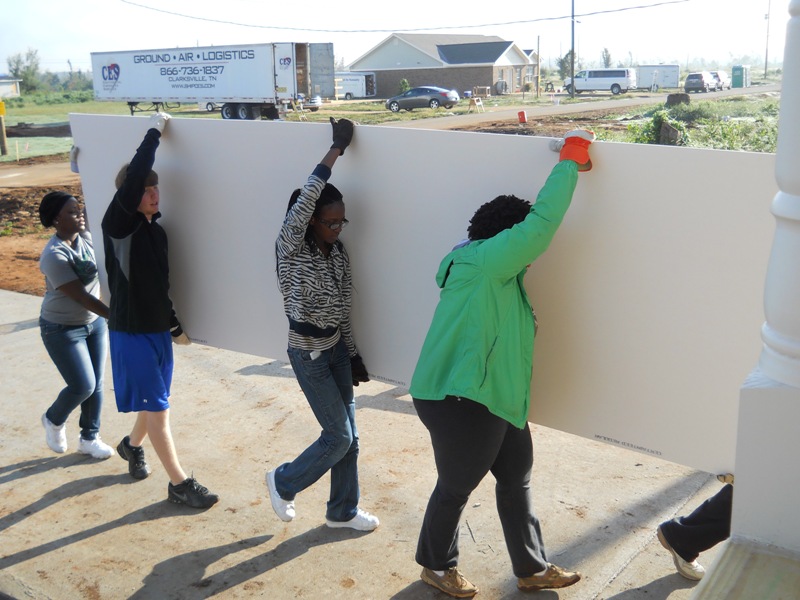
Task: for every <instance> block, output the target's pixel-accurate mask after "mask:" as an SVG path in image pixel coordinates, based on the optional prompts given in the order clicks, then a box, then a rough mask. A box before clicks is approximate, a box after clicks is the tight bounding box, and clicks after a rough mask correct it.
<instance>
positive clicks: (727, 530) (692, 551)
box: [661, 485, 733, 562]
mask: <svg viewBox="0 0 800 600" xmlns="http://www.w3.org/2000/svg"><path fill="white" fill-rule="evenodd" d="M732 507H733V486H732V485H726V486H725V487H723V488H722V489H721V490H720V491H719V492H717V493H716V494H715V495H714V496H712V497H711V498H709V499H708V500H706V501H705V502H703V503H702V504H701V505H700V506H698V507H697V508H696V509H694V511H692V514H690V515H689V516H688V517H678V518H677V519H672V520H671V521H666V522H665V523H662V524H661V531H662V532H663V534H664V537H665V538H667V542H669V545H670V546H672V548H673V550H675V552H677V553H678V554H679V555H680V557H681V558H682V559H683V560H686V561H688V562H692V561H693V560H695V559H697V557H698V556H700V553H701V552H703V551H704V550H708V549H709V548H712V547H714V546H716V545H717V544H719V543H720V542H722V541H724V540H727V539H728V537H729V536H730V535H731V509H732Z"/></svg>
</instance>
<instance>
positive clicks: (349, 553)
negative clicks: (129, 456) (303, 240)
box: [0, 291, 720, 600]
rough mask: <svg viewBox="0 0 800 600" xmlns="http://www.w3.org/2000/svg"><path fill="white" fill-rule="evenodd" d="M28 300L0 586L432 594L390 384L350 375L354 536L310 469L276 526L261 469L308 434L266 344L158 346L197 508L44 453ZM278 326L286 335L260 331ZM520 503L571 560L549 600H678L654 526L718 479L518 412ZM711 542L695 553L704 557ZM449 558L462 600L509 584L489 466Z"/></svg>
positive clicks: (17, 354) (114, 461)
mask: <svg viewBox="0 0 800 600" xmlns="http://www.w3.org/2000/svg"><path fill="white" fill-rule="evenodd" d="M40 302H41V299H40V298H38V297H34V296H27V295H22V294H15V293H12V292H6V291H0V377H1V378H2V381H3V388H4V398H3V402H2V407H3V408H2V411H1V412H0V427H2V435H0V597H2V595H3V594H6V595H7V596H10V597H11V598H17V599H22V598H33V599H47V598H53V599H62V598H64V599H68V598H93V599H99V600H104V599H118V598H142V599H143V598H207V597H211V596H215V597H219V598H226V599H227V598H251V597H269V598H277V599H283V598H301V597H315V598H354V599H386V598H392V599H428V598H431V599H432V598H443V597H444V596H443V595H442V594H440V593H438V592H436V591H434V590H433V588H430V587H428V586H427V585H425V584H423V583H422V582H420V580H419V571H420V568H419V566H418V565H416V563H415V562H414V549H415V546H416V540H417V534H418V530H419V525H420V522H421V519H422V514H423V511H424V508H425V504H426V502H427V498H428V495H429V494H430V491H431V489H432V487H433V484H434V481H435V470H434V466H433V459H432V455H431V450H430V445H429V440H428V437H427V432H426V431H425V429H424V427H423V426H422V424H421V423H420V422H419V420H418V419H417V417H416V415H415V412H414V409H413V405H412V403H411V399H410V397H409V396H408V395H407V391H406V390H403V389H398V388H393V387H391V386H387V385H384V384H379V383H374V382H371V383H369V384H362V385H361V386H360V387H359V388H357V390H356V391H357V403H358V424H359V431H360V435H361V459H360V476H361V494H362V506H363V507H364V508H366V509H367V510H369V511H371V512H374V513H375V514H377V515H378V516H379V517H380V519H381V526H380V527H379V528H378V530H376V531H375V532H372V533H369V534H363V533H357V532H350V531H345V530H329V529H328V528H326V527H325V525H324V510H325V500H326V497H327V491H328V490H327V487H328V479H327V477H325V478H323V479H322V480H320V481H319V482H318V483H317V484H315V485H314V486H312V487H311V488H310V489H308V490H306V491H305V492H303V493H302V494H301V495H300V496H298V498H297V513H298V516H297V518H296V519H295V520H294V521H293V522H291V523H283V522H281V521H279V520H278V519H277V517H276V516H275V515H274V513H273V512H272V510H271V508H270V505H269V500H268V499H267V497H266V488H265V485H264V473H265V471H266V470H267V469H268V468H272V467H274V466H275V465H277V464H278V463H280V462H283V461H285V460H288V459H291V458H293V457H294V456H295V455H296V454H297V453H298V452H300V451H301V450H302V449H303V448H304V447H305V446H306V445H307V444H308V443H309V442H311V441H312V440H313V439H315V438H316V436H317V435H318V426H317V424H316V422H315V420H314V418H313V416H312V415H311V411H310V410H309V409H308V408H307V405H306V402H305V399H304V397H303V395H302V393H301V391H300V389H299V387H298V386H297V384H296V381H295V379H294V376H293V374H292V372H291V369H290V367H289V366H288V365H287V364H286V362H284V360H285V357H278V358H279V359H280V360H265V359H263V358H260V357H254V356H251V355H246V354H239V353H234V352H229V351H222V350H218V349H214V348H209V347H203V346H198V345H192V346H189V347H176V371H175V381H174V387H173V398H172V404H173V408H172V413H171V414H172V419H171V420H172V428H173V433H174V436H175V440H176V445H177V448H178V452H179V455H180V457H181V461H182V464H183V466H184V468H185V469H186V470H187V471H190V472H193V473H194V475H195V477H197V479H198V480H200V482H202V483H203V484H204V485H206V486H208V487H209V488H210V489H211V490H213V491H215V492H218V493H219V494H220V496H221V499H220V502H219V503H218V504H217V505H216V506H214V507H213V508H211V509H210V510H208V511H195V510H192V509H187V508H183V507H180V506H176V505H172V504H169V503H168V502H167V501H166V486H167V478H166V475H165V473H164V470H163V468H162V467H161V465H160V464H159V463H158V461H157V460H156V457H155V454H154V452H153V451H152V449H151V447H150V446H149V442H146V443H145V447H146V450H147V452H148V455H149V462H150V464H151V466H152V468H153V474H152V475H151V476H150V477H149V478H148V479H146V480H144V481H134V480H133V479H131V478H130V477H129V476H128V474H127V467H126V465H125V463H124V462H123V461H121V460H120V459H119V458H117V457H116V456H114V457H112V458H111V459H109V460H107V461H96V460H93V459H91V458H88V457H86V456H83V455H79V454H76V453H75V452H74V448H75V446H76V445H77V436H78V430H77V418H76V417H75V416H74V415H73V417H72V418H71V419H70V420H69V421H68V424H67V431H68V436H69V438H68V439H69V443H70V450H68V452H67V453H66V454H62V455H56V454H53V453H52V452H51V451H50V450H49V449H48V448H47V446H46V445H45V442H44V433H43V431H42V428H41V425H40V422H39V419H40V416H41V414H42V412H43V411H44V410H45V408H46V407H47V405H48V404H49V402H50V401H51V399H52V398H53V397H54V395H55V394H56V393H57V391H58V390H60V389H61V386H62V385H63V384H62V381H61V379H60V377H59V375H58V373H57V371H56V369H55V367H54V366H53V364H52V363H51V362H50V360H49V358H48V356H47V354H46V352H45V350H44V347H43V345H42V343H41V340H40V338H39V332H38V326H37V321H36V319H37V316H38V311H39V305H40ZM276 335H281V336H283V335H284V332H278V333H276ZM105 387H106V390H107V396H106V402H105V406H104V409H103V424H102V429H101V433H102V436H103V438H104V439H105V440H106V441H107V442H109V443H111V444H112V445H116V443H117V442H118V441H119V439H121V438H122V437H123V436H124V435H126V434H127V433H128V432H129V428H130V426H131V425H132V418H131V417H130V416H126V415H121V414H118V413H117V412H116V409H115V406H114V399H113V390H112V389H111V377H110V366H109V376H108V377H107V379H106V384H105ZM533 437H534V452H535V457H536V464H535V467H534V490H533V493H534V500H535V503H536V506H537V512H538V515H539V517H540V519H541V521H542V525H543V530H544V535H545V541H546V543H547V545H548V550H549V558H550V560H551V561H553V562H555V563H557V564H561V565H563V566H566V567H569V568H577V569H579V570H580V571H581V572H582V573H583V574H584V579H583V581H581V582H580V583H578V584H577V585H575V586H574V587H572V588H568V589H565V590H561V591H558V592H555V591H553V592H540V593H539V594H537V597H539V598H542V599H545V600H548V599H551V600H552V599H555V598H561V599H564V600H590V599H611V598H614V599H616V600H634V599H638V598H649V599H653V598H656V599H667V598H669V599H670V600H685V599H686V600H688V598H689V596H690V594H691V593H692V590H693V589H694V587H695V584H694V583H691V582H689V581H687V580H685V579H683V578H681V577H680V576H679V575H677V574H676V573H675V570H674V567H673V565H672V560H671V558H670V556H669V555H668V554H667V553H666V552H665V551H664V550H663V548H661V546H660V545H659V544H658V541H657V540H656V538H655V527H656V526H657V524H658V523H659V522H661V521H662V520H664V519H667V518H670V517H672V516H674V515H675V514H685V513H686V512H688V511H690V510H692V509H693V508H694V507H695V506H696V505H697V504H699V503H700V502H701V501H702V500H704V499H705V498H707V497H708V496H710V495H712V494H713V493H715V492H716V490H717V489H719V486H720V484H719V483H718V482H717V481H716V480H715V479H714V477H713V476H712V475H709V474H707V473H703V472H698V471H694V470H692V469H689V468H687V467H683V466H681V465H676V464H673V463H668V462H665V461H662V460H659V459H656V458H653V457H651V456H647V455H642V454H637V453H634V452H631V451H628V450H623V449H620V448H617V447H613V446H607V445H604V444H601V443H599V442H595V441H591V440H586V439H583V438H579V437H576V436H572V435H569V434H565V433H562V432H559V431H555V430H552V429H547V428H544V427H540V426H535V427H534V428H533ZM714 556H715V551H714V550H712V551H710V552H708V553H706V554H705V555H704V556H703V557H702V562H704V563H707V564H711V562H712V561H713V558H714ZM459 566H460V568H461V569H462V571H463V572H464V573H465V574H466V575H467V576H468V577H469V578H470V579H471V580H472V581H473V582H475V583H476V584H477V585H478V586H479V587H480V588H481V593H480V594H479V596H478V597H479V598H485V599H495V598H517V597H520V598H521V597H525V594H522V593H521V592H518V591H517V590H516V587H515V580H514V578H513V576H512V573H511V571H510V566H509V562H508V556H507V554H506V550H505V546H504V542H503V538H502V533H501V528H500V524H499V521H498V518H497V514H496V511H495V507H494V491H493V482H492V478H491V477H487V478H486V480H485V481H484V482H483V483H482V484H481V485H480V487H479V488H478V489H477V490H476V491H475V493H474V494H473V496H472V498H471V499H470V502H469V504H468V506H467V509H466V511H465V514H464V520H463V523H462V528H461V557H460V563H459Z"/></svg>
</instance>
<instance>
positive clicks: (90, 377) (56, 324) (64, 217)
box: [39, 191, 114, 459]
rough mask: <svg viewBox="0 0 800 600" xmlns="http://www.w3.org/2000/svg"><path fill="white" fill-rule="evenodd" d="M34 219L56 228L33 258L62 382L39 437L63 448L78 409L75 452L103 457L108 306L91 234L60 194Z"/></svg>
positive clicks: (106, 450)
mask: <svg viewBox="0 0 800 600" xmlns="http://www.w3.org/2000/svg"><path fill="white" fill-rule="evenodd" d="M39 219H40V220H41V222H42V225H44V226H45V227H53V228H55V230H56V231H55V234H54V235H53V237H51V238H50V240H49V241H48V242H47V245H46V246H45V248H44V250H43V251H42V255H41V257H40V259H39V268H40V270H41V271H42V274H43V275H44V279H45V287H46V291H45V294H44V299H43V300H42V308H41V312H40V315H39V329H40V331H41V335H42V342H43V343H44V346H45V348H46V349H47V353H48V354H49V355H50V358H51V359H52V360H53V363H54V364H55V365H56V367H57V368H58V372H59V373H60V374H61V376H62V377H63V378H64V382H65V383H66V384H67V386H66V387H65V388H64V389H62V390H61V392H60V393H59V394H58V396H57V397H56V399H55V401H54V402H53V403H52V404H51V405H50V407H49V408H48V409H47V410H46V411H45V413H44V414H43V415H42V425H43V426H44V430H45V441H46V442H47V445H48V446H49V447H50V449H51V450H53V451H54V452H58V453H63V452H66V451H67V434H66V426H67V419H68V418H69V415H70V414H71V413H72V411H74V410H75V409H76V408H78V407H80V415H81V416H80V420H79V425H80V429H81V433H80V437H79V439H78V452H79V453H80V454H88V455H90V456H92V457H94V458H99V459H106V458H109V457H110V456H112V455H113V454H114V449H113V448H112V447H111V446H109V445H108V444H106V443H104V442H103V440H101V439H100V413H101V410H102V407H103V376H104V371H105V363H106V355H107V354H108V329H107V326H106V319H107V318H108V307H107V306H106V305H105V304H104V303H103V302H102V301H101V300H100V279H99V277H98V271H97V261H96V259H95V254H94V243H93V241H92V234H91V233H89V231H88V230H87V228H86V216H85V214H84V211H83V208H82V207H81V206H80V205H79V204H78V201H77V200H76V199H75V198H74V197H73V196H71V195H70V194H67V193H66V192H57V191H56V192H49V193H48V194H45V196H44V197H43V198H42V201H41V203H40V204H39Z"/></svg>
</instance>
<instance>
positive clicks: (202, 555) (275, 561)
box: [0, 525, 369, 600]
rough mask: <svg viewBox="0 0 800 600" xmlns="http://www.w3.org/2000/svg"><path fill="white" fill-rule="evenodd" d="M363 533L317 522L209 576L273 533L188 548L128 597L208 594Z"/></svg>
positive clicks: (257, 592) (158, 567)
mask: <svg viewBox="0 0 800 600" xmlns="http://www.w3.org/2000/svg"><path fill="white" fill-rule="evenodd" d="M365 535H369V532H364V531H353V530H349V529H330V528H329V527H327V526H324V525H320V526H319V527H316V528H314V529H311V530H309V531H307V532H305V533H303V534H301V535H298V536H296V537H293V538H290V539H288V540H286V541H283V542H281V543H280V544H278V545H277V546H276V547H275V548H273V549H272V550H270V551H268V552H265V553H264V554H261V555H259V556H255V557H253V558H251V559H248V560H246V561H243V562H241V563H238V564H236V565H233V566H231V567H228V568H227V569H223V570H222V571H220V572H219V573H215V574H214V575H211V576H209V577H205V572H206V570H207V568H208V566H209V565H211V564H213V563H214V562H216V561H218V560H220V559H221V558H223V557H225V556H228V555H229V554H231V553H232V552H241V551H242V550H247V549H250V548H254V547H256V546H258V545H260V544H263V543H265V542H267V541H269V540H270V539H272V537H273V536H272V535H271V534H270V535H263V536H256V537H252V538H249V539H246V540H240V541H235V542H231V543H230V544H224V545H222V546H216V547H214V548H207V549H205V550H198V551H195V552H188V553H186V554H182V555H179V556H176V557H173V558H169V559H167V560H165V561H163V562H160V563H158V564H157V565H156V566H155V567H154V568H153V571H152V572H151V573H150V574H149V575H148V576H147V577H146V578H145V579H144V586H143V587H142V588H141V589H140V590H139V591H137V592H136V593H135V594H134V595H133V596H131V598H130V600H146V599H149V598H174V597H175V594H176V593H177V592H178V591H183V590H187V589H188V588H191V590H192V591H191V593H190V596H191V597H192V598H210V597H212V596H216V595H217V594H220V593H223V592H225V591H228V590H231V589H233V588H235V587H236V586H239V585H242V584H244V583H245V582H247V581H249V580H251V579H253V578H255V577H258V576H260V575H263V574H265V573H267V572H269V571H271V570H273V569H276V568H277V567H279V566H281V565H283V564H286V563H288V562H291V561H292V560H294V559H296V558H298V557H299V556H301V555H303V554H306V553H307V552H308V551H309V550H310V549H311V548H314V547H315V546H322V545H325V544H334V543H337V542H345V541H349V540H353V539H356V538H359V537H362V536H365ZM0 568H1V567H0ZM301 577H303V578H305V577H306V576H305V575H302V576H301ZM259 585H263V584H259ZM248 591H249V592H252V595H253V596H259V595H260V594H261V593H262V592H263V593H268V592H269V590H267V589H266V588H265V589H252V590H248Z"/></svg>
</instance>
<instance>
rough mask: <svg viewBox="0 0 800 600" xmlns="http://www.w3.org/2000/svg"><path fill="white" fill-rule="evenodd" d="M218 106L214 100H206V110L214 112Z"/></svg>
mask: <svg viewBox="0 0 800 600" xmlns="http://www.w3.org/2000/svg"><path fill="white" fill-rule="evenodd" d="M215 108H217V105H216V104H214V103H213V102H206V110H207V111H208V112H214V109H215Z"/></svg>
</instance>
